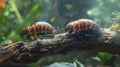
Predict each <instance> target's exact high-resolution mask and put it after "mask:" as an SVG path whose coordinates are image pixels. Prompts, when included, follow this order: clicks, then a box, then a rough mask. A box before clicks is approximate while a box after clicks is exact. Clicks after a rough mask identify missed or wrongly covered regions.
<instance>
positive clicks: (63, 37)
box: [0, 29, 120, 64]
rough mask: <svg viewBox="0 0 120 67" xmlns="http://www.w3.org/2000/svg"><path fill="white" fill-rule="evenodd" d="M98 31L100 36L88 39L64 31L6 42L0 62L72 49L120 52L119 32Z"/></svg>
mask: <svg viewBox="0 0 120 67" xmlns="http://www.w3.org/2000/svg"><path fill="white" fill-rule="evenodd" d="M100 33H101V36H100V37H96V36H87V37H88V38H89V39H88V40H85V39H83V38H82V36H81V35H79V33H71V34H70V33H68V32H66V33H61V34H56V35H54V37H51V38H47V39H37V40H35V41H30V42H22V41H19V42H16V43H12V44H8V45H5V46H2V47H1V48H0V63H5V62H6V61H10V62H12V63H18V64H22V63H24V64H27V63H33V62H36V61H37V60H38V59H40V58H43V57H47V56H52V55H56V54H66V53H67V52H69V51H74V50H78V51H88V52H108V53H111V54H120V40H119V38H120V36H119V33H118V32H115V31H111V30H109V29H104V30H103V31H101V32H100Z"/></svg>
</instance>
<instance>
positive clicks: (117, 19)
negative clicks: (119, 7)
mask: <svg viewBox="0 0 120 67" xmlns="http://www.w3.org/2000/svg"><path fill="white" fill-rule="evenodd" d="M113 15H114V18H113V22H114V23H113V24H112V26H111V27H110V28H111V30H113V31H116V32H120V12H115V13H113Z"/></svg>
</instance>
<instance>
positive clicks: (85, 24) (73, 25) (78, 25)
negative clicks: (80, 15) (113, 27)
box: [65, 19, 99, 32]
mask: <svg viewBox="0 0 120 67" xmlns="http://www.w3.org/2000/svg"><path fill="white" fill-rule="evenodd" d="M85 30H99V26H98V25H97V24H96V23H95V22H94V21H92V20H89V19H80V20H77V21H74V22H70V23H68V24H67V25H66V27H65V31H66V32H68V31H73V32H77V31H78V32H81V31H85Z"/></svg>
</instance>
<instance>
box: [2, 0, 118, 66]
mask: <svg viewBox="0 0 120 67" xmlns="http://www.w3.org/2000/svg"><path fill="white" fill-rule="evenodd" d="M119 3H120V0H7V5H6V7H5V8H4V9H3V11H2V13H1V14H0V27H1V29H0V45H1V44H3V43H12V42H16V41H19V40H23V39H21V37H19V33H20V31H21V28H23V27H26V26H28V25H31V24H34V23H35V22H37V21H46V22H49V23H51V24H52V25H53V26H54V27H55V28H56V29H57V32H59V33H61V32H63V30H61V29H63V27H64V26H65V24H67V23H68V22H70V21H74V20H78V19H80V18H90V19H92V20H94V21H96V22H97V23H98V24H99V25H100V27H111V25H112V24H113V25H112V27H111V29H112V30H116V29H117V31H118V32H120V31H119V29H120V26H119V22H120V12H118V13H115V14H114V16H115V17H114V18H113V14H112V13H113V12H117V11H120V9H119V8H120V4H119ZM112 18H113V21H112ZM94 55H95V56H97V57H96V58H95V59H96V60H97V61H98V62H102V63H104V61H105V60H107V58H108V56H109V54H108V53H100V54H99V55H100V56H98V53H91V54H89V53H79V52H73V53H70V54H68V55H66V56H61V55H59V56H54V58H53V57H48V58H42V59H40V60H39V61H38V62H37V63H33V64H31V67H35V66H38V65H39V64H43V65H47V64H51V63H53V62H62V61H66V62H73V61H74V60H73V59H71V58H74V57H75V58H76V59H77V60H78V61H80V62H82V63H84V64H91V65H94V66H95V65H96V64H98V62H96V61H94V60H92V59H91V58H92V57H93V56H94Z"/></svg>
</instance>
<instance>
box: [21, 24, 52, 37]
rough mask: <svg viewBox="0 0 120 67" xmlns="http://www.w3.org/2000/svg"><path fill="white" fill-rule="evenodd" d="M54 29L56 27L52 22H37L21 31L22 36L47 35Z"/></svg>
mask: <svg viewBox="0 0 120 67" xmlns="http://www.w3.org/2000/svg"><path fill="white" fill-rule="evenodd" d="M53 31H54V28H53V27H52V25H51V24H49V23H47V22H36V23H35V24H32V25H30V26H28V27H26V28H23V29H22V31H21V32H20V36H21V37H23V36H25V35H26V36H27V37H30V36H32V35H33V36H34V35H46V34H52V33H53Z"/></svg>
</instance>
